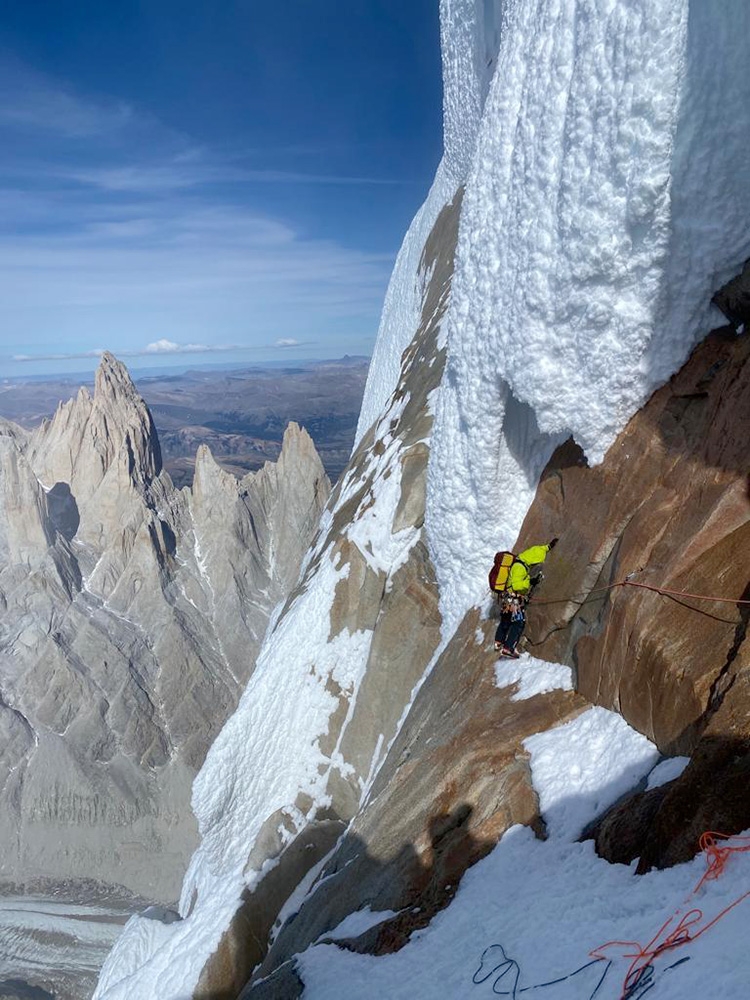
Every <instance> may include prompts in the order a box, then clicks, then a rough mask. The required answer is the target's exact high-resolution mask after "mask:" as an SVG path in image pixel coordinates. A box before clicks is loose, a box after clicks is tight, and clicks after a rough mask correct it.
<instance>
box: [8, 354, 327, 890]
mask: <svg viewBox="0 0 750 1000" xmlns="http://www.w3.org/2000/svg"><path fill="white" fill-rule="evenodd" d="M0 477H1V478H0V556H1V558H2V563H1V568H0V733H2V735H3V740H2V751H1V752H0V836H1V837H2V842H3V844H4V849H3V853H2V862H1V864H2V867H1V868H0V876H1V877H3V878H6V879H12V880H14V881H17V882H18V881H21V880H23V879H25V878H28V877H38V876H49V877H54V878H75V877H87V878H91V877H94V878H99V879H101V880H103V881H110V882H117V883H120V884H122V885H124V886H127V887H128V888H130V889H132V890H134V891H137V892H139V893H142V894H143V895H147V896H151V897H155V898H161V899H164V900H172V899H174V898H176V895H177V892H178V889H179V884H180V880H181V876H182V874H183V871H184V867H185V865H186V863H187V860H188V858H189V856H190V852H191V851H192V849H193V848H194V846H195V844H196V840H197V837H196V831H195V825H194V820H193V819H192V816H191V813H190V809H189V799H190V788H191V783H192V778H193V776H194V774H195V772H196V770H197V768H198V767H199V766H200V764H201V763H202V761H203V758H204V756H205V754H206V751H207V749H208V747H209V746H210V744H211V742H212V740H213V738H214V736H215V734H216V733H217V731H218V730H219V729H220V728H221V725H222V724H223V722H224V720H225V719H226V718H227V716H228V715H229V714H230V713H231V712H232V710H233V709H234V707H235V705H236V703H237V700H238V698H239V695H240V693H241V691H242V688H243V686H244V684H245V682H246V681H247V678H248V676H249V675H250V673H251V671H252V669H253V665H254V662H255V656H256V654H257V651H258V648H259V645H260V641H261V639H262V637H263V634H264V631H265V629H266V627H267V624H268V620H269V617H270V615H271V612H272V610H273V608H274V606H275V605H276V604H277V603H278V602H279V601H281V600H283V599H284V597H285V596H286V594H287V592H288V591H289V590H290V588H291V587H292V586H293V584H294V583H295V581H296V577H297V574H298V573H299V567H300V563H301V560H302V557H303V555H304V553H305V551H306V549H307V547H308V545H309V542H310V539H311V537H312V534H313V532H314V531H315V529H316V527H317V523H318V520H319V516H320V512H321V510H322V508H323V506H324V504H325V502H326V500H327V497H328V494H329V491H330V484H329V483H328V479H327V477H326V476H325V473H324V470H323V467H322V465H321V463H320V460H319V458H318V456H317V453H316V452H315V448H314V445H313V443H312V441H311V439H310V437H309V436H308V435H307V433H306V432H305V431H304V430H301V429H300V428H298V427H297V426H296V425H290V426H289V428H288V429H287V432H286V434H285V438H284V445H283V449H282V453H281V457H280V460H279V462H278V463H277V464H276V465H270V464H268V465H266V466H265V467H264V468H263V469H261V470H259V471H258V472H257V473H250V474H248V475H247V476H246V477H245V478H244V479H242V480H240V481H239V482H238V481H237V480H235V479H234V478H233V477H231V476H229V475H227V474H226V473H224V472H222V470H221V469H219V467H218V466H217V465H216V463H215V462H214V460H213V458H212V456H211V454H210V452H209V451H208V450H207V449H203V450H202V451H201V454H200V455H199V457H198V462H197V474H196V484H195V487H194V489H193V490H192V491H190V490H187V489H184V490H180V491H178V490H176V489H175V488H174V487H173V485H172V483H171V481H170V479H169V477H168V475H167V474H166V473H165V472H163V471H162V467H161V456H160V450H159V442H158V439H157V436H156V433H155V430H154V425H153V421H152V419H151V415H150V413H149V411H148V409H147V407H146V406H145V404H144V403H143V400H142V399H141V398H140V396H139V395H138V392H137V390H136V389H135V386H134V385H133V383H132V381H131V380H130V376H129V375H128V373H127V370H126V369H125V367H124V365H122V364H121V363H120V362H119V361H117V360H116V359H115V358H114V357H112V355H109V354H105V355H104V356H103V357H102V361H101V364H100V366H99V369H98V371H97V375H96V385H95V392H94V395H93V397H91V396H90V395H89V394H88V392H86V390H84V389H82V390H81V391H80V392H79V394H78V396H77V397H76V398H75V399H73V400H71V401H69V402H68V403H66V404H61V406H60V407H59V408H58V410H57V412H56V414H55V416H54V417H53V418H52V420H51V421H48V422H45V423H44V424H43V425H42V426H41V427H39V428H38V429H37V430H36V431H34V432H33V433H31V434H27V433H26V432H24V431H22V430H21V429H20V428H17V427H14V426H13V425H12V424H8V423H6V422H4V423H2V425H0Z"/></svg>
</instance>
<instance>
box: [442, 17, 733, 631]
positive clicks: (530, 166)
mask: <svg viewBox="0 0 750 1000" xmlns="http://www.w3.org/2000/svg"><path fill="white" fill-rule="evenodd" d="M749 35H750V6H748V4H747V3H745V2H744V0H728V2H725V3H721V4H716V3H714V2H713V0H692V2H688V0H678V2H675V0H612V2H608V3H594V4H591V3H582V2H577V0H526V2H523V3H514V4H507V5H505V6H504V8H503V20H502V28H501V36H500V49H499V54H498V59H497V69H496V71H495V74H494V78H493V80H492V84H491V87H490V93H489V96H488V98H487V101H486V104H485V107H484V111H483V114H482V120H481V124H480V127H479V134H478V138H477V142H476V150H475V152H474V154H473V158H472V162H471V167H470V170H469V175H468V179H467V181H466V194H465V198H464V208H463V212H462V218H461V227H460V234H459V246H458V251H457V261H456V275H455V281H454V286H453V297H452V303H451V309H450V313H449V319H448V323H447V331H448V363H447V373H446V378H445V380H444V384H443V388H442V391H441V394H440V399H439V403H438V407H437V414H436V427H435V435H434V443H433V451H432V456H431V463H430V482H429V495H428V510H427V527H428V533H429V537H430V542H431V546H432V551H433V556H434V558H435V561H436V568H437V571H438V576H439V579H440V583H441V591H442V610H443V612H444V616H445V627H446V631H447V632H449V631H450V630H451V628H452V627H453V625H454V624H455V621H456V620H457V619H458V618H460V616H461V614H462V612H463V610H464V609H465V608H466V607H468V606H470V605H471V604H472V603H474V602H476V601H477V600H478V599H480V597H481V594H482V591H483V588H484V571H485V563H486V560H487V552H491V551H494V549H497V548H502V547H510V546H512V544H513V542H514V540H515V537H516V535H517V532H518V529H519V527H520V523H521V519H522V517H523V514H524V512H525V510H526V508H527V507H528V504H529V502H530V500H531V497H532V496H533V493H534V489H535V487H536V482H537V479H538V476H539V473H540V471H541V469H542V468H543V466H544V464H545V461H546V460H547V458H548V457H549V455H550V454H551V450H552V448H553V447H554V446H555V444H556V443H558V442H559V441H560V440H561V439H563V438H564V437H567V436H568V435H569V434H571V433H572V434H573V435H574V437H575V439H576V440H577V441H578V443H579V444H580V445H581V446H582V447H583V448H584V450H585V451H586V454H587V456H588V458H589V460H590V461H593V462H597V461H599V460H600V459H601V458H602V456H603V454H604V452H605V450H606V449H607V447H608V446H609V444H610V443H611V442H612V440H613V439H614V437H615V435H616V434H617V432H618V431H619V430H620V429H621V428H622V427H623V426H624V424H625V423H626V421H627V420H628V418H629V417H630V416H631V415H632V414H633V413H634V412H635V411H636V410H637V409H638V408H639V406H640V405H641V404H642V403H643V402H644V400H645V399H646V398H647V396H648V395H649V393H650V392H651V391H652V390H653V388H654V387H655V386H656V385H658V384H659V383H660V382H662V381H663V380H664V379H665V378H667V377H668V376H669V375H670V374H672V372H673V371H675V370H676V369H677V368H678V367H679V365H680V364H681V363H682V361H683V360H684V358H685V356H686V354H687V351H688V350H689V348H690V347H691V346H692V345H693V344H694V343H695V342H696V340H697V339H698V337H699V336H700V335H702V334H703V333H705V332H707V329H708V318H709V310H710V298H711V295H712V293H713V292H714V291H715V290H716V289H717V288H718V287H719V285H720V284H721V283H722V282H723V281H724V280H725V279H726V278H728V277H729V276H730V274H731V273H733V272H734V271H736V270H738V269H739V267H740V266H741V264H742V262H743V261H744V259H745V258H746V257H747V256H748V255H749V254H750V227H749V226H748V224H747V220H748V218H750V155H748V154H750V131H749V130H748V129H747V128H746V127H745V123H746V109H747V107H748V106H750V77H748V75H747V74H746V73H742V72H740V71H739V70H738V68H739V67H740V66H741V65H742V62H743V59H744V51H745V43H746V39H747V38H748V36H749Z"/></svg>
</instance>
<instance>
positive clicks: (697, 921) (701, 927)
mask: <svg viewBox="0 0 750 1000" xmlns="http://www.w3.org/2000/svg"><path fill="white" fill-rule="evenodd" d="M730 840H731V841H732V843H731V844H730V843H727V842H728V841H730ZM699 844H700V847H701V850H702V851H703V853H704V855H705V857H706V871H705V872H704V873H703V875H702V876H701V878H700V879H699V880H698V882H697V884H696V885H695V887H694V888H693V889H692V891H691V892H690V894H689V895H688V897H687V899H686V900H685V902H684V903H683V904H682V906H680V907H679V908H678V909H677V910H675V912H674V913H673V914H672V916H671V917H669V918H668V919H667V920H665V921H664V923H663V924H662V925H661V927H660V928H659V930H658V931H657V932H656V934H654V936H653V937H652V938H651V940H650V941H649V942H648V944H647V945H645V946H641V945H640V944H639V943H638V942H637V941H607V943H606V944H603V945H600V946H599V947H598V948H595V949H594V950H593V951H592V952H590V955H591V957H592V958H598V959H602V960H603V959H605V958H606V957H607V956H606V955H604V954H602V952H604V951H605V950H606V949H607V948H613V947H621V948H628V949H634V950H632V951H626V952H624V954H623V957H624V958H630V959H632V961H631V963H630V967H629V968H628V971H627V973H626V974H625V979H624V980H623V984H622V993H621V995H620V1000H628V997H630V996H631V995H632V992H633V989H634V988H635V987H636V986H637V985H640V984H642V977H643V976H644V974H646V970H647V969H651V968H652V967H653V962H654V960H655V959H656V958H657V957H658V956H659V955H661V954H662V953H663V952H665V951H670V950H672V949H674V948H679V947H681V946H682V945H685V944H689V943H690V942H691V941H696V940H697V939H698V938H699V937H701V935H703V934H705V933H706V931H708V930H710V929H711V928H712V927H714V926H715V925H716V924H717V923H718V922H719V921H720V920H721V919H722V917H725V916H726V915H727V913H729V912H730V911H731V910H733V909H734V908H735V907H736V906H739V905H740V903H742V902H743V901H744V900H746V899H747V898H748V897H750V890H748V891H747V892H744V893H743V894H742V895H741V896H738V897H737V898H736V899H735V900H734V902H732V903H730V904H729V905H728V906H725V907H724V908H723V909H722V910H720V911H719V913H717V914H716V916H714V917H713V918H712V919H711V920H709V921H708V922H707V923H702V921H703V910H701V909H699V908H698V907H695V906H693V907H691V908H690V909H689V910H688V911H687V912H686V913H682V911H683V910H684V908H685V907H686V906H687V905H688V904H689V903H690V901H691V900H692V899H693V897H694V896H695V895H696V893H697V892H698V891H699V890H700V889H701V888H702V886H703V885H705V883H706V882H711V881H714V880H715V879H717V878H719V876H720V875H722V874H723V872H724V870H725V868H726V865H727V862H728V860H729V858H730V856H731V855H732V854H741V853H745V852H747V851H750V837H737V836H732V835H730V834H726V833H716V832H715V831H713V830H707V831H706V832H705V833H703V834H702V835H701V837H700V840H699ZM680 914H682V916H680ZM678 917H679V920H678V919H677V918H678ZM675 920H677V923H676V924H675V926H674V927H673V929H671V930H670V929H669V928H670V927H671V925H672V924H673V923H674V921H675Z"/></svg>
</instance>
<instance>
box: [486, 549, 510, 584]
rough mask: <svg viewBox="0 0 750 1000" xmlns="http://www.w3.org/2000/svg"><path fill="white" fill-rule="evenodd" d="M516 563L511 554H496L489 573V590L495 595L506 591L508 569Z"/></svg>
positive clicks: (508, 575)
mask: <svg viewBox="0 0 750 1000" xmlns="http://www.w3.org/2000/svg"><path fill="white" fill-rule="evenodd" d="M515 561H516V557H515V556H514V554H513V553H512V552H496V553H495V561H494V563H493V564H492V569H491V570H490V573H489V581H490V590H492V591H494V592H495V593H496V594H502V593H503V592H504V591H505V590H507V589H508V579H509V577H510V568H511V566H512V565H513V563H514V562H515Z"/></svg>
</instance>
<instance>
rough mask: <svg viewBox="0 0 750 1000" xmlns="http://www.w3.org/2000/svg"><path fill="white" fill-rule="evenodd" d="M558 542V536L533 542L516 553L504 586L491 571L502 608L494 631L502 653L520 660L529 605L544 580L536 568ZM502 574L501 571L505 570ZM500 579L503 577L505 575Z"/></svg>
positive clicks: (492, 581)
mask: <svg viewBox="0 0 750 1000" xmlns="http://www.w3.org/2000/svg"><path fill="white" fill-rule="evenodd" d="M557 542H558V539H557V538H553V539H552V541H551V542H548V543H547V544H546V545H532V546H531V547H530V548H528V549H524V550H523V552H520V553H519V554H518V555H517V556H513V561H512V562H511V564H510V567H509V569H508V570H507V572H506V574H505V576H504V586H502V584H500V585H498V573H497V572H496V573H495V579H494V580H493V577H492V573H491V574H490V587H491V588H492V589H493V590H495V592H496V593H497V598H498V601H499V602H500V608H501V611H500V624H499V625H498V626H497V631H496V632H495V649H497V650H498V651H500V653H501V654H502V655H503V656H510V657H511V658H512V659H514V660H517V659H518V657H519V655H520V654H519V653H518V652H516V646H517V645H518V641H519V639H520V638H521V636H522V635H523V630H524V628H525V627H526V605H527V604H528V603H529V599H530V597H531V593H532V591H533V589H534V587H536V586H537V585H538V584H539V583H540V582H541V579H542V573H541V570H537V567H539V566H541V564H542V563H543V562H544V560H545V559H546V558H547V553H548V552H550V551H551V550H552V549H554V547H555V546H556V545H557ZM498 555H500V556H502V555H505V553H498ZM501 562H502V560H501ZM497 564H498V558H497V556H496V557H495V565H496V566H497ZM532 567H533V570H534V575H533V576H532ZM494 568H495V567H493V569H494ZM500 573H501V574H502V570H501V571H500ZM500 580H501V581H502V580H503V576H502V575H501V576H500ZM501 588H502V589H501Z"/></svg>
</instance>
